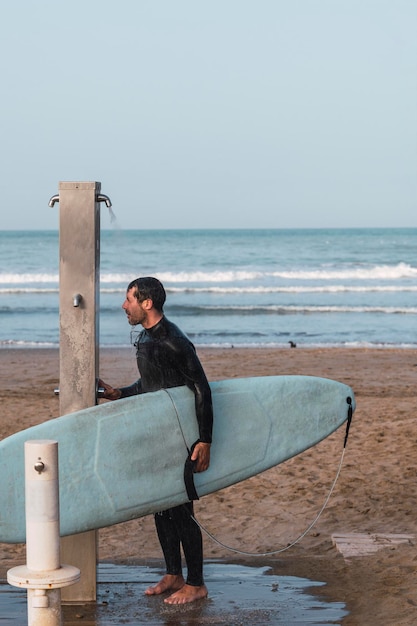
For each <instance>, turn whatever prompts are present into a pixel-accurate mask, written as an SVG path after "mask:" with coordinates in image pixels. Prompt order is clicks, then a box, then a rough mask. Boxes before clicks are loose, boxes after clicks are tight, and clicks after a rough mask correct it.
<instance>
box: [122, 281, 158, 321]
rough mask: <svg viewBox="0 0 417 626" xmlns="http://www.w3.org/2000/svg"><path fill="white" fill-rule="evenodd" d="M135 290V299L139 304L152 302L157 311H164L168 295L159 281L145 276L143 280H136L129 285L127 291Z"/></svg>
mask: <svg viewBox="0 0 417 626" xmlns="http://www.w3.org/2000/svg"><path fill="white" fill-rule="evenodd" d="M133 287H134V288H135V297H136V298H137V299H138V300H139V302H143V301H144V300H148V298H149V300H152V302H153V305H154V307H155V309H157V311H161V312H162V311H163V308H164V303H165V299H166V293H165V289H164V286H163V285H162V283H161V282H160V281H159V280H158V279H157V278H153V277H152V276H144V277H142V278H135V280H132V282H131V283H129V285H128V287H127V290H128V291H130V289H132V288H133Z"/></svg>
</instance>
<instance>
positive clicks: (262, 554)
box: [191, 397, 353, 557]
mask: <svg viewBox="0 0 417 626" xmlns="http://www.w3.org/2000/svg"><path fill="white" fill-rule="evenodd" d="M346 402H347V404H348V406H349V408H348V416H347V422H346V433H345V438H344V442H343V450H342V454H341V457H340V461H339V467H338V468H337V472H336V476H335V478H334V480H333V483H332V485H331V487H330V491H329V493H328V494H327V497H326V499H325V501H324V504H323V506H322V507H321V509H320V511H319V512H318V514H317V515H316V517H315V518H314V520H313V521H312V522H311V524H309V526H308V527H307V528H306V530H305V531H304V532H302V533H301V535H299V536H298V537H297V538H296V539H294V541H292V542H291V543H289V544H288V545H286V546H284V547H283V548H277V549H276V550H271V551H268V552H246V551H244V550H239V549H238V548H233V547H232V546H228V545H226V544H224V543H222V542H221V541H220V540H219V539H217V538H216V537H215V536H214V535H213V534H212V533H210V532H209V531H208V530H207V529H206V528H205V527H204V526H203V525H202V524H201V523H200V522H199V521H198V520H197V519H196V518H195V517H194V515H191V519H192V520H193V521H194V522H195V523H196V524H197V526H198V527H199V528H200V530H201V531H202V532H204V533H205V534H206V535H207V536H208V537H209V538H210V539H211V540H212V541H214V542H215V543H217V545H218V546H220V547H221V548H224V549H226V550H229V552H234V553H235V554H240V555H242V556H253V557H265V556H274V555H275V554H281V553H282V552H285V551H286V550H289V549H290V548H293V547H294V546H295V545H296V544H297V543H299V542H300V541H301V540H302V539H304V537H305V536H306V535H307V534H308V533H309V532H310V531H311V530H312V528H313V527H314V526H315V525H316V523H317V522H318V520H319V519H320V517H321V515H322V513H323V511H324V509H325V508H326V506H327V504H328V502H329V500H330V498H331V496H332V493H333V491H334V489H335V487H336V484H337V481H338V480H339V476H340V472H341V471H342V466H343V460H344V458H345V452H346V444H347V440H348V436H349V430H350V426H351V423H352V416H353V408H352V398H350V397H347V398H346Z"/></svg>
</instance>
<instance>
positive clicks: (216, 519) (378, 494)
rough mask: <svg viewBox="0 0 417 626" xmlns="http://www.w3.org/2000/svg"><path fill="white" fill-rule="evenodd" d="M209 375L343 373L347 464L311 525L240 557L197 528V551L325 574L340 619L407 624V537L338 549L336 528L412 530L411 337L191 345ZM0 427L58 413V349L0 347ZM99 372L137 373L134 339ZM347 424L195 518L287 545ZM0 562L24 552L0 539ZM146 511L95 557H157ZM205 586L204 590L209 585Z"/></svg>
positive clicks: (217, 529) (415, 503)
mask: <svg viewBox="0 0 417 626" xmlns="http://www.w3.org/2000/svg"><path fill="white" fill-rule="evenodd" d="M197 352H198V354H199V356H200V359H201V361H202V363H203V366H204V368H205V370H206V373H207V377H208V379H209V380H219V379H222V378H234V377H245V376H268V375H291V374H302V375H311V376H323V377H325V378H332V379H335V380H340V381H341V382H345V383H347V384H348V385H350V386H351V387H352V389H353V390H354V392H355V397H356V402H357V409H356V411H355V413H354V416H353V421H352V426H351V430H350V435H349V440H348V443H347V448H346V452H345V458H344V463H343V467H342V471H341V474H340V476H339V479H338V482H337V484H336V487H335V490H334V492H333V494H332V496H331V498H330V500H329V502H328V504H327V506H326V508H325V510H324V511H323V513H322V515H321V516H320V518H319V520H318V521H317V523H316V525H315V526H314V528H313V529H311V530H310V531H309V532H308V533H307V535H306V536H305V537H304V538H303V539H302V540H301V541H300V542H299V543H297V544H296V545H295V546H293V547H292V548H291V549H289V550H287V551H286V552H283V553H282V554H279V555H276V556H270V557H256V558H255V557H246V556H245V557H243V556H242V555H235V554H234V553H231V552H229V551H228V550H226V549H224V548H221V547H219V546H218V545H217V544H214V543H213V542H212V541H211V540H210V539H208V538H207V537H204V545H205V558H206V559H207V560H210V559H221V560H224V561H227V562H242V563H243V562H245V563H247V564H256V566H257V567H259V566H260V565H269V566H271V567H273V569H274V572H275V573H276V574H278V575H280V574H282V575H294V576H300V577H303V578H309V579H311V580H313V581H322V582H325V583H326V585H325V586H324V587H320V588H318V589H316V591H315V593H317V594H319V595H321V596H323V597H328V598H330V599H332V600H335V601H339V602H344V603H345V604H346V609H347V610H348V611H349V615H348V616H346V617H345V618H344V619H343V621H342V624H343V625H344V626H362V625H364V624H366V626H385V625H386V626H391V625H392V624H396V626H400V625H401V626H404V625H410V626H411V624H413V623H415V616H416V611H417V599H416V597H415V596H416V594H415V589H416V586H417V567H416V563H417V549H416V547H415V545H414V544H415V541H414V540H413V541H410V542H409V543H408V544H392V545H389V546H388V547H385V548H383V549H380V550H378V551H377V552H375V553H374V554H372V555H368V556H361V557H354V558H351V559H350V560H346V559H345V558H344V557H343V556H342V555H341V553H340V552H339V551H338V550H337V549H336V547H335V546H334V545H333V542H332V535H333V534H338V533H364V534H373V533H394V534H397V533H409V534H411V535H413V536H414V537H416V539H417V498H416V496H417V485H416V480H415V477H416V475H417V454H416V449H417V420H416V417H417V398H416V393H415V389H416V375H417V348H414V349H404V348H398V347H397V348H389V349H386V350H385V349H380V348H363V347H362V348H356V347H355V348H346V347H340V348H338V347H327V348H306V347H304V346H303V347H301V346H300V348H297V349H291V348H290V347H286V348H240V347H235V348H233V349H232V348H197ZM0 372H1V376H2V381H3V384H2V386H1V389H0V398H1V402H2V414H1V417H0V437H1V438H4V437H6V436H8V435H10V434H12V433H13V432H16V431H18V430H22V429H24V428H27V427H29V426H32V425H34V424H36V423H40V422H42V421H45V420H46V419H51V418H53V417H58V415H59V401H58V399H57V398H56V396H54V393H53V390H54V388H55V387H56V386H59V351H58V349H57V348H56V349H51V348H28V349H25V348H19V349H15V348H10V347H9V348H0ZM100 376H101V377H102V378H103V379H104V380H105V381H106V382H109V383H112V384H115V385H124V384H129V383H131V382H133V380H135V379H136V378H137V369H136V362H135V354H134V349H133V348H131V347H126V348H110V347H109V348H103V347H102V348H101V349H100ZM344 434H345V428H344V427H342V428H341V429H339V430H338V431H337V432H336V433H334V434H333V435H331V436H330V437H328V438H327V439H325V440H324V441H323V442H321V443H320V444H318V445H317V446H314V447H313V448H311V449H310V450H307V451H306V452H304V453H302V454H301V455H298V456H297V457H294V458H293V459H290V460H289V461H287V462H286V463H283V464H281V465H279V466H277V467H275V468H272V469H271V470H268V471H267V472H264V473H263V474H260V475H258V476H254V477H253V478H250V479H248V480H247V481H244V482H243V483H240V484H237V485H233V486H232V487H229V488H227V489H224V490H222V491H220V492H217V493H214V494H210V495H209V496H205V497H204V498H202V499H201V500H200V501H198V502H197V503H196V517H197V519H198V520H199V522H200V523H201V524H202V525H203V526H204V527H206V528H207V529H208V530H209V531H210V532H211V533H212V534H213V535H214V536H215V537H217V538H218V539H219V540H220V541H221V542H222V543H224V544H226V545H228V546H233V547H237V548H238V549H243V550H245V551H248V552H253V553H264V552H267V551H271V550H275V549H276V548H277V547H279V546H286V545H287V544H288V543H291V541H292V540H293V539H294V538H296V537H298V535H300V534H301V533H302V532H303V531H304V530H305V529H306V528H308V525H309V524H310V523H311V522H312V521H313V519H314V518H315V517H316V515H317V513H318V511H319V510H320V508H321V506H322V505H323V503H324V501H325V498H326V496H327V494H328V492H329V489H330V487H331V485H332V482H333V480H334V477H335V475H336V471H337V468H338V464H339V461H340V457H341V453H342V450H343V439H344ZM0 557H1V563H2V566H1V571H0V577H1V578H5V572H6V571H7V569H9V568H10V567H13V566H15V565H17V564H19V563H21V562H23V561H24V547H23V546H21V545H9V544H0ZM160 558H161V555H160V549H159V544H158V542H157V539H156V536H155V531H154V527H153V520H152V518H151V517H145V518H140V519H137V520H132V521H131V522H125V523H122V524H119V525H118V526H113V527H111V528H105V529H102V530H100V531H99V560H100V561H107V562H109V561H110V562H116V563H132V564H134V563H138V564H140V563H143V562H145V561H146V560H149V559H157V560H160ZM209 591H210V590H209Z"/></svg>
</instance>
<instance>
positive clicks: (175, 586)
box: [99, 277, 213, 604]
mask: <svg viewBox="0 0 417 626" xmlns="http://www.w3.org/2000/svg"><path fill="white" fill-rule="evenodd" d="M165 298H166V294H165V289H164V287H163V285H162V284H161V283H160V282H159V280H157V279H156V278H152V277H145V278H137V279H136V280H134V281H132V282H131V283H130V284H129V285H128V288H127V292H126V300H125V301H124V303H123V305H122V308H123V309H124V311H125V313H126V315H127V319H128V322H129V324H130V325H131V326H136V324H141V326H142V327H143V330H142V331H141V332H140V334H139V337H138V339H137V340H136V342H135V347H136V359H137V364H138V369H139V373H140V378H139V380H137V381H136V382H135V383H133V384H132V385H130V386H128V387H122V388H120V389H117V388H113V387H111V386H110V385H108V384H106V383H104V382H103V381H99V384H100V385H101V386H102V387H103V388H104V397H105V398H107V399H108V400H118V399H119V398H126V397H128V396H132V395H135V394H138V393H147V392H149V391H157V390H159V389H167V388H169V387H178V386H181V385H187V386H188V387H189V388H190V389H191V390H192V391H193V392H194V396H195V409H196V417H197V421H198V427H199V439H198V440H197V442H196V443H195V445H194V447H193V449H192V455H191V461H193V462H194V471H195V472H204V471H205V470H206V469H207V468H208V466H209V463H210V444H211V433H212V425H213V408H212V401H211V391H210V387H209V384H208V382H207V378H206V375H205V373H204V370H203V368H202V365H201V363H200V361H199V359H198V357H197V354H196V352H195V348H194V346H193V344H192V343H191V342H190V340H189V339H188V338H187V337H186V336H185V335H184V333H182V332H181V330H180V329H179V328H178V327H177V326H175V324H173V323H172V322H170V321H169V320H168V319H167V318H166V317H165V315H164V313H163V306H164V303H165ZM164 436H166V437H168V436H169V433H161V441H163V437H164ZM192 514H193V505H192V502H188V503H187V504H184V505H181V506H178V507H175V508H173V509H169V510H168V511H162V512H161V513H157V514H156V515H155V525H156V530H157V533H158V538H159V541H160V544H161V548H162V551H163V554H164V558H165V563H166V574H165V575H164V576H163V577H162V579H161V580H160V581H159V583H158V584H156V585H155V586H152V587H149V588H148V589H147V590H146V591H145V593H146V594H147V595H150V596H151V595H158V594H161V593H164V592H166V591H171V592H173V593H172V594H171V595H170V596H169V597H167V598H166V599H165V602H166V603H168V604H186V603H188V602H194V601H195V600H199V599H201V598H205V597H206V596H207V588H206V586H205V584H204V580H203V541H202V536H201V531H200V529H199V527H198V526H197V524H196V523H195V522H194V520H193V519H192V517H191V515H192ZM181 545H182V548H183V551H184V556H185V560H186V563H187V579H186V580H184V578H183V575H182V567H181V552H180V548H181Z"/></svg>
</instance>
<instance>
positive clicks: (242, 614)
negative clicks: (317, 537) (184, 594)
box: [0, 561, 347, 626]
mask: <svg viewBox="0 0 417 626" xmlns="http://www.w3.org/2000/svg"><path fill="white" fill-rule="evenodd" d="M204 571H205V579H206V584H207V587H208V589H209V598H208V599H207V600H201V601H198V602H195V603H193V604H189V605H185V606H182V607H181V606H180V607H179V606H170V605H167V604H164V602H163V598H164V597H165V596H157V597H156V596H153V597H147V596H145V595H144V591H145V589H146V588H147V587H148V586H149V585H151V584H154V583H155V582H156V581H157V580H159V578H160V577H161V576H162V575H163V569H162V568H160V567H154V566H152V567H148V566H145V565H114V564H110V563H100V564H99V566H98V574H97V581H98V585H97V602H96V603H95V604H91V605H84V606H64V607H63V616H64V624H65V626H75V624H77V625H81V624H82V625H83V626H121V625H122V624H132V625H137V626H138V625H140V624H147V625H151V626H203V625H205V624H211V625H212V626H216V625H218V626H220V625H224V626H246V625H247V624H251V626H267V625H269V624H271V625H273V626H281V625H282V626H299V625H302V624H311V625H315V626H324V625H326V624H340V623H341V620H342V618H343V617H344V616H346V615H347V611H346V609H345V605H344V604H343V603H342V602H323V601H322V600H320V599H318V598H317V597H316V596H314V595H311V594H309V592H308V591H309V589H311V588H312V587H317V586H321V585H323V583H320V582H315V581H311V580H308V579H305V578H298V577H295V576H276V575H275V574H272V573H271V572H272V570H271V568H270V567H249V566H246V565H236V564H228V563H224V562H210V561H208V562H206V563H205V566H204ZM1 624H8V625H10V626H26V625H27V602H26V591H25V590H22V589H16V588H13V587H10V586H9V585H8V584H7V583H5V584H1V585H0V625H1Z"/></svg>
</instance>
